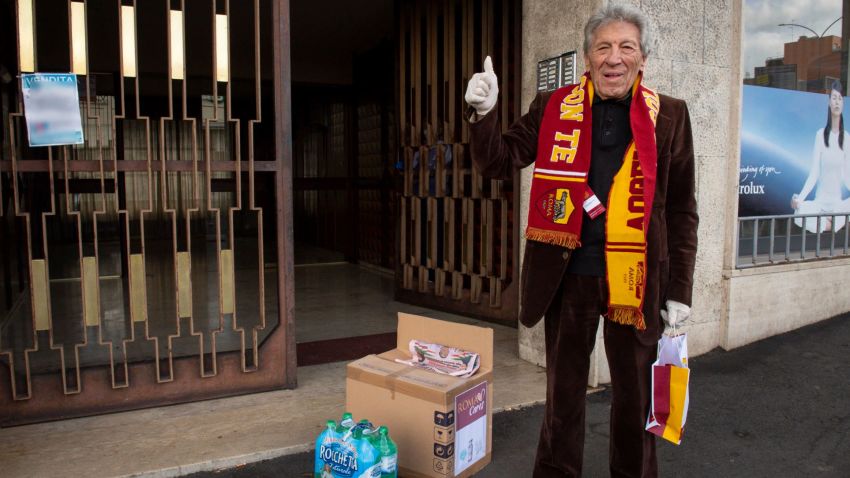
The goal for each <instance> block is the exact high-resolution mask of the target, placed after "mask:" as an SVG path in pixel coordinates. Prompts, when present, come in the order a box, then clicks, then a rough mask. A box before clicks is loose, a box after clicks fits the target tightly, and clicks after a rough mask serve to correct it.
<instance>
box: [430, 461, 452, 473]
mask: <svg viewBox="0 0 850 478" xmlns="http://www.w3.org/2000/svg"><path fill="white" fill-rule="evenodd" d="M434 471H436V472H437V473H440V474H441V475H450V474H451V473H452V461H451V460H443V459H442V458H434Z"/></svg>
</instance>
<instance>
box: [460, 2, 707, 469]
mask: <svg viewBox="0 0 850 478" xmlns="http://www.w3.org/2000/svg"><path fill="white" fill-rule="evenodd" d="M652 44H653V38H652V28H651V25H650V23H649V20H648V18H647V17H646V16H645V15H644V14H643V13H642V12H641V11H640V10H638V9H637V8H635V7H631V6H618V5H609V6H606V7H603V8H602V9H601V10H600V11H599V12H597V13H596V14H594V15H593V16H592V17H591V18H590V20H589V21H588V22H587V25H586V26H585V32H584V61H585V65H586V67H587V70H588V71H587V73H586V74H585V75H584V76H583V77H582V78H581V82H580V83H579V84H577V85H571V86H567V87H565V88H561V89H559V90H557V91H554V92H550V93H543V94H539V95H538V96H537V97H536V98H535V99H534V101H533V102H532V104H531V106H530V108H529V111H528V113H527V114H526V115H524V116H523V117H522V118H520V119H519V120H518V121H517V122H516V123H514V124H513V125H512V126H511V127H510V128H509V129H508V131H507V132H506V133H504V134H499V131H500V128H499V119H498V117H497V109H495V108H494V106H495V104H496V99H497V96H498V82H497V78H496V76H495V74H493V67H492V64H491V62H490V59H489V57H488V58H487V59H486V60H485V63H484V70H485V71H484V73H478V74H476V75H474V76H473V78H472V79H471V80H470V82H469V85H468V88H467V92H466V101H467V103H468V104H469V105H470V110H469V111H468V113H467V114H468V119H469V122H470V132H471V136H470V138H471V139H470V147H471V150H472V159H473V162H474V163H475V165H476V167H477V168H478V169H479V170H480V171H481V173H482V174H483V175H485V176H488V177H493V178H510V177H511V176H512V174H513V171H514V169H515V168H523V167H526V166H528V165H530V164H532V163H534V173H533V175H532V183H531V197H530V200H529V212H528V228H527V229H526V232H525V235H526V238H527V239H528V241H527V242H526V247H525V256H524V261H523V265H522V277H521V286H522V294H521V310H520V321H521V322H522V323H523V324H524V325H526V326H532V325H534V324H535V323H537V322H538V321H539V320H540V317H541V316H544V317H545V318H544V325H545V334H546V367H547V378H548V380H547V393H546V412H545V418H544V421H543V427H542V430H541V432H540V442H539V444H538V449H537V457H536V460H535V465H534V476H535V477H544V476H580V475H581V469H582V452H583V448H584V430H585V425H584V416H585V393H586V386H587V378H588V369H589V364H590V360H589V358H590V353H591V352H592V350H593V346H594V343H595V338H596V330H597V327H598V323H599V316H600V315H602V316H604V319H605V320H604V337H605V352H606V354H607V356H608V364H609V367H610V370H611V381H612V386H613V398H612V408H611V444H610V456H609V460H610V469H611V475H612V476H634V477H637V476H641V477H646V476H656V475H657V462H656V456H655V440H654V437H653V435H652V434H650V433H649V432H646V431H645V430H644V425H645V422H646V417H647V412H648V409H649V402H650V370H651V365H652V362H653V361H654V359H655V355H656V344H657V341H658V339H659V338H660V336H661V334H662V332H663V329H664V324H663V322H662V320H663V321H666V322H667V323H668V325H672V324H673V323H675V322H677V321H678V322H681V321H683V320H685V319H686V318H687V317H688V315H689V314H690V306H689V304H690V302H691V289H692V284H693V270H694V260H695V255H696V246H697V222H698V219H697V213H696V200H695V198H694V155H693V145H692V143H693V140H692V137H691V125H690V119H689V117H688V110H687V107H686V105H685V103H684V102H683V101H681V100H678V99H674V98H671V97H668V96H664V95H658V94H656V93H655V92H654V91H652V90H650V89H648V88H646V87H645V86H643V85H642V84H641V80H642V76H643V74H642V73H643V70H644V66H645V65H646V60H647V57H648V56H649V54H650V52H651V51H652ZM661 304H664V309H665V310H661V309H662V307H661Z"/></svg>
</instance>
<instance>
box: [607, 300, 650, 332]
mask: <svg viewBox="0 0 850 478" xmlns="http://www.w3.org/2000/svg"><path fill="white" fill-rule="evenodd" d="M608 319H609V320H611V321H612V322H616V323H618V324H622V325H633V326H634V327H635V328H636V329H638V330H646V322H645V321H644V318H643V312H641V310H640V309H635V308H632V307H622V306H619V307H618V306H612V307H609V309H608Z"/></svg>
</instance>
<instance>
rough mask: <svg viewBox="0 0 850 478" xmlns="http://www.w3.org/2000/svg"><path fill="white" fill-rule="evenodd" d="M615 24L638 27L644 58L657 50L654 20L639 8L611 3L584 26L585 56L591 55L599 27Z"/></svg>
mask: <svg viewBox="0 0 850 478" xmlns="http://www.w3.org/2000/svg"><path fill="white" fill-rule="evenodd" d="M613 22H626V23H631V24H632V25H634V26H636V27H637V29H638V31H640V51H641V53H643V56H644V57H648V56H649V54H650V53H651V52H652V51H653V50H655V26H654V25H653V24H652V20H650V18H649V17H648V16H646V14H645V13H643V12H642V11H641V10H640V9H639V8H637V7H635V6H632V5H628V4H626V5H623V4H616V3H609V4H607V5H605V6H604V7H602V8H600V9H599V10H598V11H597V12H596V13H594V14H593V16H591V17H590V19H589V20H587V23H586V24H585V25H584V54H585V55H587V54H588V53H590V46H591V45H592V44H593V34H594V33H595V32H596V30H597V29H598V28H599V27H603V26H605V25H607V24H609V23H613Z"/></svg>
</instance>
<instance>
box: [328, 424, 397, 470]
mask: <svg viewBox="0 0 850 478" xmlns="http://www.w3.org/2000/svg"><path fill="white" fill-rule="evenodd" d="M313 471H314V472H315V473H314V476H315V478H360V477H363V478H396V477H397V476H398V450H397V448H396V445H395V443H393V441H392V440H391V439H390V434H389V430H388V429H387V427H385V426H381V427H375V426H373V425H372V423H371V422H369V420H360V421H359V422H357V423H355V422H354V417H353V416H352V415H351V414H350V413H348V412H346V413H344V414H343V415H342V419H341V420H340V422H339V424H337V423H336V421H334V420H328V421H327V426H326V427H325V429H324V430H322V432H321V433H319V436H318V437H317V438H316V459H315V465H314V468H313Z"/></svg>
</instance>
